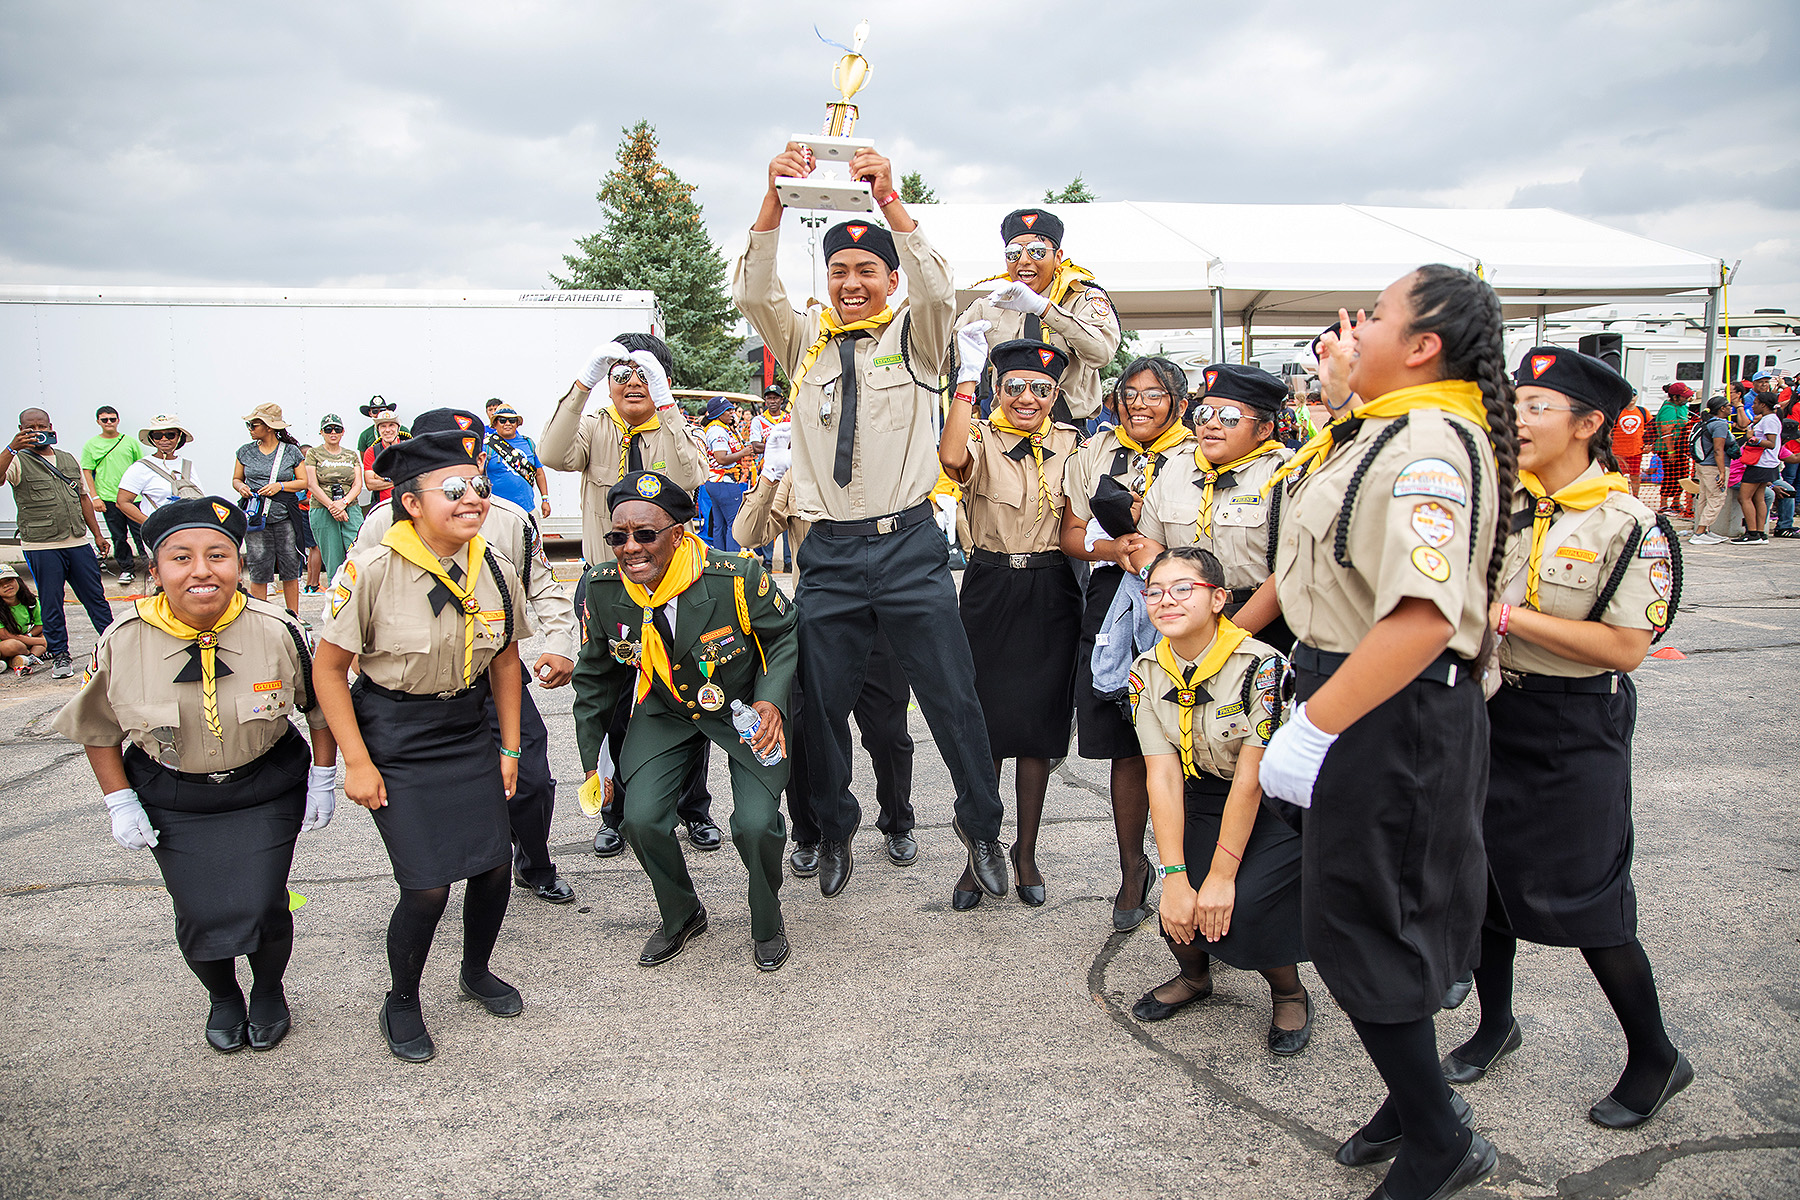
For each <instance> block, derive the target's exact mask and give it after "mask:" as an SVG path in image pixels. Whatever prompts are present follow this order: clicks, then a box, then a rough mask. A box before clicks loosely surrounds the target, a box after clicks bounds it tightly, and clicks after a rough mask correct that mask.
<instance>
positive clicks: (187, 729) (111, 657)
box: [52, 599, 325, 775]
mask: <svg viewBox="0 0 1800 1200" xmlns="http://www.w3.org/2000/svg"><path fill="white" fill-rule="evenodd" d="M293 629H294V627H293V626H292V625H291V624H290V623H289V618H288V614H287V610H286V609H284V608H282V607H281V606H280V605H276V604H270V603H268V602H266V601H263V600H255V599H252V600H248V601H246V602H245V604H244V611H242V612H240V613H239V614H238V615H237V619H236V620H234V621H232V623H231V624H229V625H227V626H226V627H225V629H224V632H222V633H220V634H219V648H218V651H217V661H218V663H219V666H220V669H219V671H218V673H217V675H216V676H215V680H216V684H215V688H216V691H215V694H216V695H217V697H218V713H219V728H220V730H221V731H222V733H223V734H224V736H223V738H222V739H221V738H217V737H214V736H213V735H212V734H211V732H209V731H208V730H207V727H206V707H205V702H204V695H205V693H204V689H203V687H202V685H201V684H200V682H199V680H198V679H196V680H195V681H194V682H192V683H176V682H175V677H176V676H177V675H180V674H181V673H182V672H183V671H184V670H185V669H186V668H187V667H188V666H189V664H190V663H191V662H192V661H193V649H192V648H193V646H194V643H193V642H190V641H186V640H184V639H182V638H178V637H174V636H172V635H170V634H167V633H164V632H163V631H162V630H160V629H158V628H157V627H156V626H154V625H152V624H150V623H149V622H148V621H145V620H144V619H143V618H141V617H139V616H138V615H137V608H136V607H135V606H133V607H131V608H129V609H127V610H125V611H124V612H123V613H121V614H120V615H119V618H118V620H116V621H114V622H113V623H112V626H111V627H110V628H109V629H107V631H106V632H105V633H104V634H102V635H101V637H100V642H99V644H98V645H96V646H95V647H94V655H93V658H92V660H91V661H90V662H89V664H88V668H87V671H86V673H85V674H84V675H83V676H82V684H81V690H80V691H79V692H77V693H76V694H75V698H74V699H73V700H71V701H69V703H68V705H67V706H66V707H64V709H63V710H62V712H60V713H58V714H57V716H56V720H55V721H54V722H52V726H53V727H54V728H55V730H56V731H57V732H58V733H60V734H62V735H63V736H64V737H66V738H68V739H69V740H70V741H73V742H79V743H81V744H82V745H84V746H117V745H120V744H121V743H123V742H124V741H126V740H127V739H129V740H130V741H131V742H133V743H134V744H136V745H137V747H138V748H139V749H140V750H142V751H143V752H144V753H146V754H148V755H149V756H150V757H151V758H153V759H154V758H156V757H157V756H158V755H159V754H160V753H161V752H162V748H163V743H161V742H159V741H158V740H157V739H156V738H155V737H153V736H151V734H150V731H151V730H152V729H171V730H173V731H174V738H175V743H174V744H175V752H176V753H177V754H179V755H180V756H181V766H180V767H179V768H177V769H178V770H181V771H185V772H188V773H190V774H196V775H203V774H210V773H211V772H214V771H230V770H234V769H235V768H237V767H241V766H244V765H245V764H247V763H252V762H255V761H256V760H257V759H259V758H261V757H262V756H263V755H264V754H266V753H268V752H269V749H270V748H271V747H272V746H274V745H275V743H276V742H277V741H279V740H281V738H282V737H283V735H285V734H286V733H287V731H288V730H289V729H291V728H293V726H292V723H291V722H290V721H289V720H288V718H289V717H291V716H294V715H296V714H297V713H298V711H299V709H298V707H297V706H298V705H299V704H300V703H301V702H302V698H303V697H310V696H311V694H312V680H311V679H310V678H309V677H306V675H305V674H304V672H305V670H306V668H303V667H302V665H301V661H300V652H299V651H298V650H296V649H295V647H294V638H293V633H292V632H290V631H291V630H293ZM224 668H229V669H230V671H231V674H229V675H227V674H225V670H224ZM306 723H307V725H308V726H310V727H311V728H313V729H323V728H325V714H324V713H323V712H322V711H320V710H319V709H318V708H317V707H314V709H313V710H312V711H311V712H310V713H307V714H306ZM165 736H166V735H165Z"/></svg>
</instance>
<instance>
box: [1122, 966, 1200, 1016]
mask: <svg viewBox="0 0 1800 1200" xmlns="http://www.w3.org/2000/svg"><path fill="white" fill-rule="evenodd" d="M1170 982H1171V983H1172V982H1174V981H1173V980H1170ZM1190 982H1191V981H1190ZM1166 986H1167V985H1166V984H1157V987H1166ZM1212 994H1213V985H1212V975H1211V974H1210V973H1209V974H1208V975H1207V977H1206V986H1205V987H1203V988H1201V989H1200V990H1199V991H1197V992H1195V993H1194V994H1193V995H1191V996H1189V997H1188V998H1187V999H1186V1000H1177V1001H1176V1002H1175V1003H1173V1004H1170V1003H1169V1002H1168V1001H1166V1000H1158V999H1157V998H1156V988H1151V989H1150V990H1149V991H1147V992H1145V993H1144V995H1143V998H1142V999H1140V1000H1139V1001H1138V1002H1137V1003H1136V1004H1134V1005H1132V1006H1131V1015H1132V1016H1134V1017H1136V1018H1137V1019H1138V1020H1140V1021H1166V1020H1168V1019H1169V1018H1170V1017H1172V1016H1174V1015H1175V1014H1176V1013H1178V1012H1180V1011H1181V1010H1182V1009H1184V1008H1186V1007H1187V1006H1188V1005H1190V1004H1198V1003H1200V1002H1201V1001H1202V1000H1204V999H1206V998H1207V997H1208V996H1210V995H1212Z"/></svg>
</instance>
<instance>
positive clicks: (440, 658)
mask: <svg viewBox="0 0 1800 1200" xmlns="http://www.w3.org/2000/svg"><path fill="white" fill-rule="evenodd" d="M494 558H495V560H496V561H497V562H498V563H499V566H500V572H501V574H502V576H503V577H504V580H505V584H506V590H507V594H508V595H509V596H511V597H513V598H514V599H513V609H512V611H513V636H514V638H515V639H516V638H524V637H527V636H529V635H530V633H531V626H530V621H529V619H528V617H527V615H526V611H525V607H524V606H523V605H521V604H519V603H518V600H517V597H518V596H519V595H520V594H521V592H522V590H523V589H522V588H520V586H519V576H518V573H517V572H516V571H514V570H513V568H512V565H511V564H510V563H508V562H507V561H506V560H505V559H504V558H503V557H501V556H500V552H499V551H497V550H496V551H495V552H494ZM440 561H442V562H445V563H455V564H456V565H457V566H458V567H460V568H462V570H463V578H464V579H465V580H467V578H468V571H469V548H468V547H467V546H463V547H461V548H459V549H458V550H457V552H456V554H455V555H454V556H453V557H451V558H448V559H442V560H440ZM437 582H438V581H437V579H436V577H434V576H433V575H432V574H431V573H430V572H428V571H425V570H423V569H422V568H420V567H416V566H414V565H413V564H412V563H410V562H407V561H406V560H405V559H404V558H401V557H400V555H399V554H397V553H395V552H394V551H393V550H391V549H389V548H388V547H386V546H382V545H375V546H369V547H358V548H357V549H355V550H352V551H351V552H350V557H349V558H348V559H347V560H346V561H345V563H344V568H343V570H342V571H340V572H338V577H337V579H336V580H335V581H334V582H333V583H332V586H331V593H330V597H331V615H330V616H329V617H327V618H326V619H325V624H324V625H323V626H322V627H321V628H320V630H319V638H320V640H322V641H327V642H330V643H331V644H332V645H334V646H338V647H341V648H342V649H345V650H348V651H350V653H352V654H356V655H360V656H361V664H362V673H363V675H364V676H366V677H367V678H368V680H369V682H370V683H374V684H379V685H380V686H382V687H384V688H389V689H391V690H393V691H397V692H413V693H416V694H419V695H432V694H435V693H438V692H460V691H462V690H463V689H464V688H466V687H468V686H469V685H470V683H472V682H475V681H479V680H480V678H481V674H482V672H483V671H486V670H487V667H488V664H489V663H490V662H492V661H493V659H494V656H495V655H496V654H498V653H500V651H502V650H504V649H505V648H506V645H507V643H506V641H505V637H506V606H505V604H504V603H503V602H502V600H501V596H500V587H499V585H498V584H496V583H495V582H494V575H493V572H492V571H490V570H488V569H487V567H486V565H485V564H483V565H482V570H481V578H480V581H479V582H478V583H476V585H475V598H476V599H477V600H478V601H480V603H481V611H480V612H479V613H478V614H476V617H475V656H474V670H473V672H472V674H471V675H470V676H469V678H468V680H466V681H465V679H464V677H463V616H464V613H463V610H462V607H461V606H460V605H458V604H457V603H455V602H454V601H452V602H451V603H449V604H446V605H444V606H443V608H442V609H440V610H438V611H437V612H436V613H433V612H432V604H431V590H432V588H433V587H434V586H436V584H437Z"/></svg>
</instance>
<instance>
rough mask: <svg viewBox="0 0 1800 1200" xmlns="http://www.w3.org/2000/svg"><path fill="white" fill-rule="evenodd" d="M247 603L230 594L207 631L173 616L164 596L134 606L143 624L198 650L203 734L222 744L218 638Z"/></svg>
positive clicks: (241, 597)
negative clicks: (204, 719)
mask: <svg viewBox="0 0 1800 1200" xmlns="http://www.w3.org/2000/svg"><path fill="white" fill-rule="evenodd" d="M248 599H249V597H247V596H245V595H244V593H242V592H233V593H232V595H231V603H230V604H228V605H226V606H225V615H224V616H222V617H220V618H219V620H218V623H217V624H215V625H214V626H213V627H212V628H211V629H195V628H194V627H193V626H191V625H189V624H187V623H186V622H185V621H183V620H182V619H181V618H180V617H178V616H176V615H175V609H174V608H173V607H172V606H171V605H170V604H169V594H168V593H167V592H158V593H156V595H154V596H146V597H144V598H143V599H142V600H139V601H138V602H137V613H138V616H139V617H141V618H143V620H144V622H145V623H146V624H149V625H154V626H156V627H157V628H158V629H160V630H162V631H163V632H164V633H166V634H168V635H169V636H170V637H178V638H180V639H181V640H182V641H184V642H193V643H195V644H196V645H198V646H199V647H200V698H201V705H202V707H203V708H204V709H205V711H206V728H207V730H208V731H209V732H210V733H211V734H212V735H213V736H214V737H216V738H218V739H219V740H220V741H224V740H225V731H224V730H223V729H222V728H221V727H220V725H219V679H218V670H219V635H220V634H221V633H223V632H224V631H225V627H226V626H227V625H229V624H231V623H232V622H233V621H235V620H237V618H238V614H239V613H241V612H243V611H244V603H245V601H246V600H248Z"/></svg>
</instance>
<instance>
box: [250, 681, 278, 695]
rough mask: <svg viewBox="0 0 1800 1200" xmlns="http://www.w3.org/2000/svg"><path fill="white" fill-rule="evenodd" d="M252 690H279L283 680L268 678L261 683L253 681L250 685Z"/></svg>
mask: <svg viewBox="0 0 1800 1200" xmlns="http://www.w3.org/2000/svg"><path fill="white" fill-rule="evenodd" d="M250 690H251V691H253V692H279V691H280V690H281V680H279V679H266V680H264V681H263V682H261V683H253V684H251V685H250Z"/></svg>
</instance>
